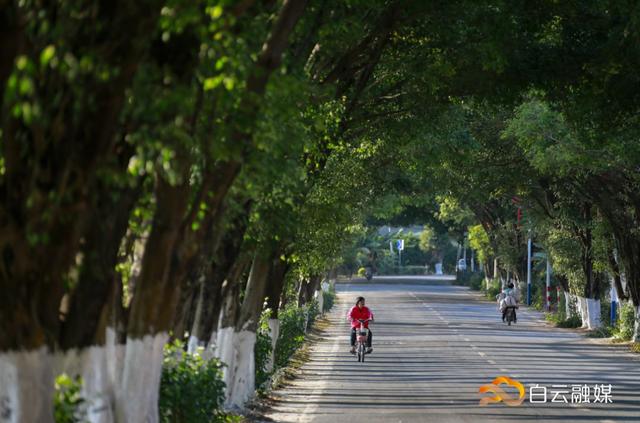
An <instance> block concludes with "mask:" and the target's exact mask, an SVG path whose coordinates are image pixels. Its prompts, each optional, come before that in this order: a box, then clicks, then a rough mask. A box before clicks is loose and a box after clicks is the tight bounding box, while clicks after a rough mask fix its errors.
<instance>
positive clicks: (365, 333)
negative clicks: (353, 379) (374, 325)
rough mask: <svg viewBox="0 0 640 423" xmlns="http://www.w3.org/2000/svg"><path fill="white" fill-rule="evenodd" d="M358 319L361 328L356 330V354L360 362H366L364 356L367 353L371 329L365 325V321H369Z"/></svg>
mask: <svg viewBox="0 0 640 423" xmlns="http://www.w3.org/2000/svg"><path fill="white" fill-rule="evenodd" d="M369 320H370V319H368V320H364V319H358V321H359V322H360V328H358V331H357V332H356V356H357V358H358V362H359V363H364V356H365V355H366V354H367V338H368V337H369V329H367V328H365V327H364V322H367V321H369Z"/></svg>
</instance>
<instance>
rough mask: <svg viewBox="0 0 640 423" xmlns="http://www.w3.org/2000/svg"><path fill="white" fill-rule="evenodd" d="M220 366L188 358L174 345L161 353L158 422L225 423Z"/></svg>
mask: <svg viewBox="0 0 640 423" xmlns="http://www.w3.org/2000/svg"><path fill="white" fill-rule="evenodd" d="M224 387H225V384H224V382H223V381H222V364H221V363H220V362H219V361H218V360H217V359H215V358H211V359H209V360H203V359H202V357H200V355H199V354H188V353H186V352H185V351H184V345H183V344H182V343H181V342H179V341H175V342H173V343H172V344H168V345H166V346H165V349H164V362H163V366H162V376H161V380H160V399H159V408H160V420H161V421H162V422H165V423H196V422H224V421H227V420H226V419H227V416H226V415H225V414H224V413H223V412H222V403H223V401H224Z"/></svg>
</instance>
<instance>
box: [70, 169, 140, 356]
mask: <svg viewBox="0 0 640 423" xmlns="http://www.w3.org/2000/svg"><path fill="white" fill-rule="evenodd" d="M141 183H142V181H140V182H139V184H138V186H137V187H136V188H126V189H125V190H122V191H120V192H119V193H117V194H116V195H114V192H113V191H112V187H105V188H104V189H103V191H102V195H101V196H100V199H101V201H99V203H98V205H97V207H96V208H95V210H94V212H93V215H92V217H91V219H89V225H88V231H87V234H86V235H85V245H84V248H83V256H84V258H83V262H82V265H81V269H80V275H79V278H78V283H77V286H76V289H75V290H74V291H73V292H72V294H71V299H70V301H69V302H70V306H69V312H68V314H67V316H66V318H65V319H64V322H63V323H62V330H61V336H60V346H61V347H62V349H64V350H68V349H71V348H83V347H88V346H90V345H93V344H95V343H96V342H97V340H98V339H102V340H104V337H105V334H104V333H99V332H98V329H99V328H100V325H99V323H100V319H101V316H102V315H103V313H104V309H105V307H108V300H109V298H110V297H111V296H112V295H113V294H114V289H115V284H116V277H117V276H116V271H115V268H116V264H117V262H118V251H119V249H120V244H121V242H122V239H123V238H124V236H125V234H126V232H127V228H128V223H129V216H130V214H131V211H132V209H133V206H134V204H135V202H136V200H137V198H138V196H139V195H140V188H141V185H140V184H141ZM102 329H104V326H102Z"/></svg>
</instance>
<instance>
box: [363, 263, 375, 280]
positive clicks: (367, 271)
mask: <svg viewBox="0 0 640 423" xmlns="http://www.w3.org/2000/svg"><path fill="white" fill-rule="evenodd" d="M364 277H365V278H367V280H368V281H370V280H371V279H373V268H371V266H367V267H365V268H364Z"/></svg>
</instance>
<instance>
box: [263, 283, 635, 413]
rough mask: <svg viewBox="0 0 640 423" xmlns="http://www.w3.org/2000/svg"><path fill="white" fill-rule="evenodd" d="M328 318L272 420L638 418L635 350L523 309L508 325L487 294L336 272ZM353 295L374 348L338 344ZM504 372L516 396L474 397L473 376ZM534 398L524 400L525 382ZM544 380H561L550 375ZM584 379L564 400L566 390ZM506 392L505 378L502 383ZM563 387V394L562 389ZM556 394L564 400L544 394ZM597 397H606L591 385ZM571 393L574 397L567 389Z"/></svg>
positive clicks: (479, 380)
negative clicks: (369, 320)
mask: <svg viewBox="0 0 640 423" xmlns="http://www.w3.org/2000/svg"><path fill="white" fill-rule="evenodd" d="M337 287H338V288H337V289H338V301H337V303H336V305H335V306H334V308H333V310H332V312H331V313H330V314H329V316H328V317H329V319H330V320H331V322H332V325H331V327H330V329H328V331H327V332H326V334H325V336H324V337H323V339H322V340H321V341H320V342H318V343H317V344H316V345H314V347H313V349H312V358H311V360H310V361H309V362H308V363H306V364H305V365H304V366H303V367H302V368H301V371H300V375H299V377H298V378H297V379H296V380H294V381H293V382H292V383H291V384H289V385H288V386H287V387H285V388H282V389H280V390H277V391H275V392H274V393H273V397H274V398H275V399H276V400H275V403H274V404H273V406H272V408H271V409H270V410H269V411H268V412H267V413H266V414H265V415H266V417H267V418H268V419H271V420H272V421H276V422H372V421H373V422H431V421H433V422H478V421H509V422H512V421H530V420H538V421H549V422H553V421H562V422H563V423H567V422H578V421H580V422H583V421H591V422H606V423H608V422H618V421H634V422H638V421H640V357H638V356H637V355H634V354H631V353H629V352H627V349H626V347H624V346H611V345H604V344H603V341H602V340H595V339H590V338H585V337H584V336H583V335H581V334H579V333H577V332H576V331H574V330H569V329H558V328H553V327H551V326H549V325H547V324H545V323H544V321H543V316H542V314H541V313H537V312H533V311H531V312H530V311H525V310H521V311H520V313H519V315H518V323H517V325H514V326H511V327H507V326H506V325H504V324H503V323H502V322H501V321H500V317H499V315H498V313H497V311H496V309H495V305H494V304H492V303H490V302H487V301H483V300H482V299H481V298H480V297H479V295H478V294H477V293H474V292H472V291H469V290H468V289H467V288H464V287H459V286H451V285H424V286H422V285H413V284H412V285H405V284H403V283H402V281H395V283H393V281H390V283H389V284H376V285H367V284H339V285H337ZM357 295H363V296H365V297H366V300H367V305H368V306H369V307H370V308H371V309H372V310H373V312H374V313H375V318H376V321H375V322H374V324H373V325H372V326H371V329H372V331H373V346H374V352H373V354H371V355H368V356H367V361H366V362H365V363H358V362H357V361H356V359H355V358H354V356H352V355H351V354H349V352H348V342H349V341H348V333H349V326H348V324H347V322H346V320H345V319H344V316H345V314H346V311H347V310H348V308H349V307H351V305H352V304H353V303H354V301H355V297H356V296H357ZM501 375H504V376H509V377H510V378H513V379H515V380H517V381H519V382H521V383H522V384H523V385H524V387H525V399H524V402H522V404H521V405H518V406H508V405H506V404H504V403H503V402H500V403H493V404H489V405H487V406H484V407H481V406H479V400H480V398H482V397H486V396H489V395H488V394H479V393H478V388H479V387H480V386H481V385H486V384H490V383H491V382H492V381H493V379H494V378H495V377H497V376H501ZM534 384H538V386H537V387H535V388H534V389H535V393H536V394H537V396H536V397H535V398H536V399H537V400H543V399H544V398H545V396H544V393H543V389H544V388H546V390H547V396H546V397H547V402H546V403H531V402H530V391H529V389H530V388H531V387H532V386H534ZM608 384H611V399H612V401H613V402H612V403H594V400H595V399H596V396H595V390H594V388H593V385H605V389H606V388H607V385H608ZM554 385H566V387H563V386H555V387H554ZM573 385H575V386H576V389H583V388H582V386H584V385H586V386H587V387H588V389H589V392H588V393H585V394H584V396H583V398H585V399H589V401H591V402H590V403H577V402H574V403H572V399H571V394H570V392H571V390H573V389H574V388H573ZM501 387H503V388H504V389H505V391H507V393H508V394H509V395H510V396H511V397H512V398H518V394H517V391H516V390H515V388H511V387H508V386H507V385H501ZM567 390H568V391H569V393H568V394H563V392H566V391H567ZM556 395H557V397H556V400H557V401H559V400H561V399H562V397H563V396H564V397H565V398H566V399H567V403H553V402H551V400H552V397H553V396H556ZM598 397H599V399H601V400H602V399H606V396H605V395H604V391H600V392H599V395H598ZM574 401H576V400H574Z"/></svg>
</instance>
